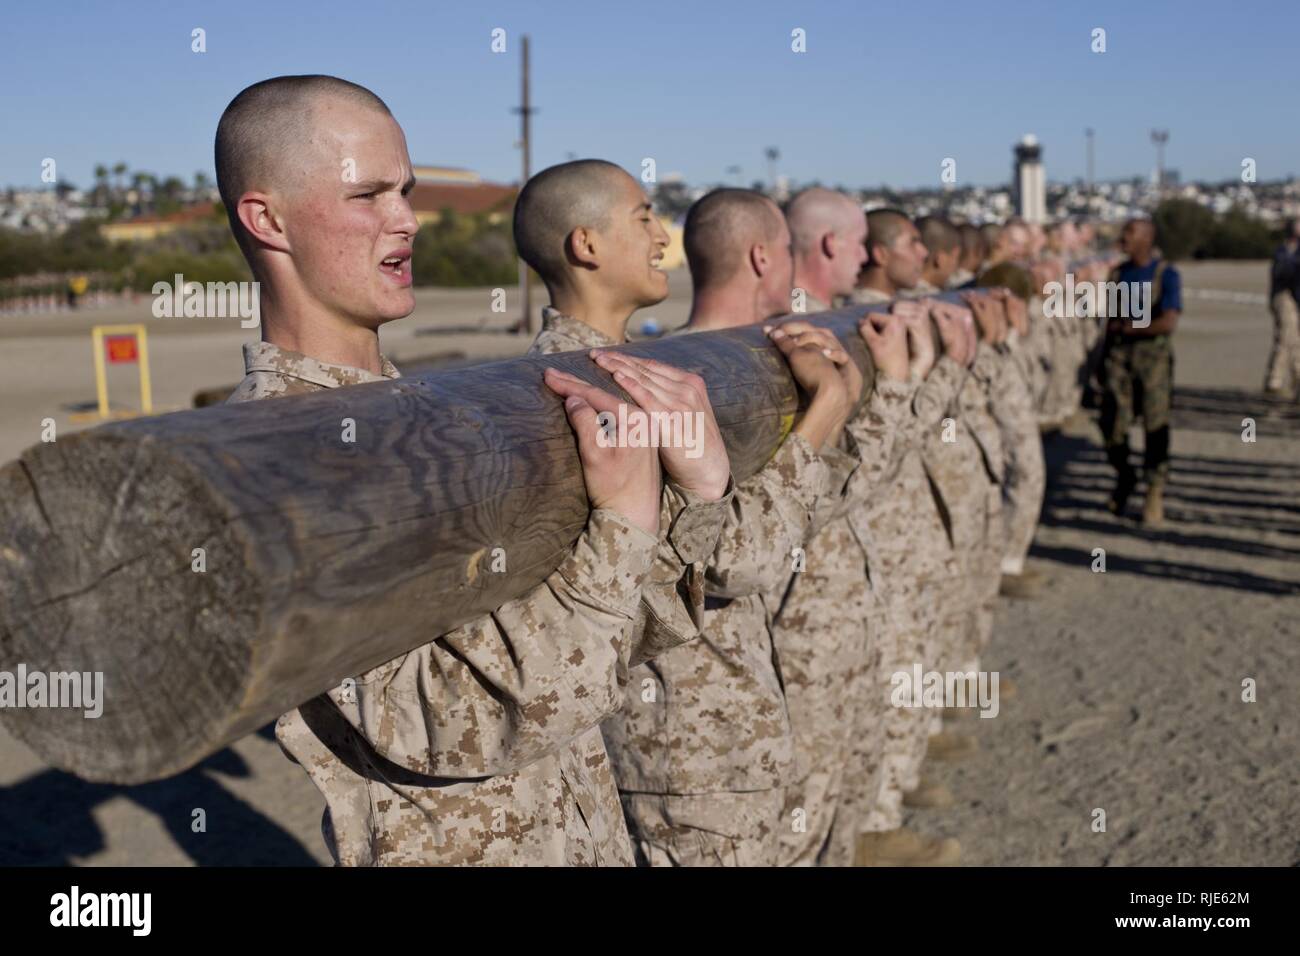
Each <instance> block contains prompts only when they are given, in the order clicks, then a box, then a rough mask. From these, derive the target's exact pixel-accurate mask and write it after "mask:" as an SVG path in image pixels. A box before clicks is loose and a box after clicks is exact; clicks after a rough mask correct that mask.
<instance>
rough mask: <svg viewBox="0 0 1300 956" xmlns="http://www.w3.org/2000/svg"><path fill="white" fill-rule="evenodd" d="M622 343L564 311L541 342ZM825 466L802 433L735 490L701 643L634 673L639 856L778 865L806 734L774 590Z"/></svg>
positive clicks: (627, 788)
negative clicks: (780, 831) (798, 749)
mask: <svg viewBox="0 0 1300 956" xmlns="http://www.w3.org/2000/svg"><path fill="white" fill-rule="evenodd" d="M613 344H615V343H614V342H612V341H611V340H609V339H607V338H606V337H605V336H604V335H603V334H601V333H600V332H598V331H597V330H595V329H593V328H592V327H590V326H588V325H586V324H584V323H582V322H578V321H577V320H575V319H573V318H571V317H569V316H565V315H562V314H561V313H559V312H557V311H556V310H554V309H547V310H546V311H545V312H544V313H543V330H542V333H541V335H540V336H539V337H538V341H537V343H536V344H535V345H534V351H571V350H574V349H582V348H600V347H605V346H610V345H613ZM824 484H825V466H824V465H823V464H822V463H821V461H820V460H819V459H818V457H817V455H816V454H815V452H814V451H813V449H812V448H811V447H810V446H809V445H808V443H807V442H805V441H804V440H803V439H802V438H800V437H799V436H797V435H791V436H789V437H788V438H787V439H786V440H785V441H784V442H783V443H782V445H781V447H780V449H779V450H778V451H777V453H776V454H775V455H774V456H773V458H772V460H771V461H770V462H768V464H767V465H766V466H765V467H764V468H763V469H761V470H760V471H759V472H758V473H757V474H755V475H753V476H751V477H750V478H749V479H748V480H747V481H745V482H744V483H743V484H741V485H740V486H739V487H737V488H736V489H735V492H734V494H733V495H732V496H731V498H730V501H729V506H728V507H727V509H726V512H725V514H726V517H725V519H724V524H723V530H722V532H721V534H720V535H719V536H718V542H717V546H716V549H715V550H714V552H713V554H712V555H711V556H710V557H709V559H708V562H707V571H706V574H705V591H706V602H705V611H704V619H703V622H702V625H701V636H700V638H699V639H698V640H696V641H693V642H691V643H689V644H685V645H682V646H680V647H677V648H675V649H674V650H672V651H670V652H667V653H664V654H662V655H660V656H659V657H657V658H656V659H655V660H653V661H650V662H648V663H646V664H644V665H642V666H640V667H637V668H635V669H634V670H633V672H632V679H631V682H630V684H629V688H628V693H627V702H626V704H625V706H624V707H623V709H622V710H621V711H619V712H618V713H616V714H614V715H613V716H611V717H610V718H609V719H608V720H606V722H605V724H604V725H603V728H602V729H603V732H604V735H605V741H606V744H607V745H608V748H609V753H610V757H611V760H612V762H613V766H614V776H615V779H616V781H617V783H618V788H619V791H620V794H621V797H622V801H623V809H624V812H625V815H626V819H627V823H628V826H629V829H630V832H631V837H632V842H633V845H634V846H635V848H636V850H637V857H638V860H639V862H642V863H647V864H649V865H652V866H656V865H660V866H668V865H671V866H701V865H704V866H709V865H717V866H726V865H772V864H774V863H775V862H776V834H777V827H778V825H779V823H780V814H781V809H782V801H783V793H782V790H781V786H782V784H783V783H784V780H785V777H786V776H787V775H788V773H789V771H790V765H791V761H792V752H791V748H792V742H791V734H790V724H789V718H788V716H787V713H786V704H785V697H784V695H783V693H782V688H781V679H780V675H779V674H778V672H777V665H776V661H775V659H774V649H773V645H772V635H771V631H770V629H769V619H770V613H771V612H770V609H769V607H768V599H765V597H764V592H765V591H770V590H772V589H774V588H775V587H777V585H778V583H783V582H784V581H785V579H786V577H787V576H788V574H789V572H790V565H791V551H792V550H793V549H794V548H795V547H797V546H799V545H800V544H802V542H803V538H804V535H805V534H806V532H807V529H808V524H809V521H810V519H811V514H812V509H813V506H814V502H815V500H816V497H817V494H818V492H819V490H820V489H821V488H822V487H823V486H824Z"/></svg>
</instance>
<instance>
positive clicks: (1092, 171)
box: [1083, 126, 1097, 206]
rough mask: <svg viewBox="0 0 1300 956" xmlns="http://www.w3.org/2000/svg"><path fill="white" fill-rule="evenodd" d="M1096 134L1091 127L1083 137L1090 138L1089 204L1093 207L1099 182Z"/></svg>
mask: <svg viewBox="0 0 1300 956" xmlns="http://www.w3.org/2000/svg"><path fill="white" fill-rule="evenodd" d="M1095 133H1096V130H1094V129H1093V128H1092V127H1091V126H1089V127H1088V128H1087V129H1085V130H1084V131H1083V135H1084V136H1086V137H1088V204H1089V206H1091V205H1092V194H1093V189H1094V186H1093V184H1094V183H1095V182H1096V181H1097V168H1096V159H1097V156H1096V151H1095V148H1094V140H1093V138H1094V134H1095Z"/></svg>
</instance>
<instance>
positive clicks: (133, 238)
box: [99, 202, 226, 242]
mask: <svg viewBox="0 0 1300 956" xmlns="http://www.w3.org/2000/svg"><path fill="white" fill-rule="evenodd" d="M206 221H216V222H225V221H226V217H225V216H224V215H223V214H222V212H221V207H220V206H219V205H217V204H216V203H210V202H201V203H195V204H194V205H192V206H185V207H184V208H182V209H178V210H176V211H175V212H170V213H167V214H166V215H165V216H159V215H157V214H155V213H146V214H145V215H142V216H134V217H132V218H131V219H123V220H122V221H121V222H106V223H104V225H102V226H100V227H99V234H100V235H102V236H103V237H104V238H105V239H108V240H110V241H112V242H139V241H141V240H144V239H153V238H155V237H156V236H161V235H163V234H164V233H168V232H173V231H175V230H177V229H181V228H184V227H185V226H192V225H194V224H196V223H200V222H206Z"/></svg>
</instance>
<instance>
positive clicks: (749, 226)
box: [683, 189, 785, 287]
mask: <svg viewBox="0 0 1300 956" xmlns="http://www.w3.org/2000/svg"><path fill="white" fill-rule="evenodd" d="M784 233H785V223H784V221H783V220H782V218H781V210H780V209H778V208H777V206H776V204H775V203H774V202H772V200H770V199H768V198H767V197H766V196H764V195H762V194H760V193H756V192H753V191H752V190H749V189H715V190H713V192H711V193H709V194H707V195H706V196H703V197H702V198H700V199H699V200H697V201H696V202H695V204H694V205H693V206H691V208H690V211H689V212H687V213H686V228H685V235H684V237H683V241H684V244H685V247H686V261H687V263H688V264H689V265H690V268H691V279H692V281H693V282H694V283H695V285H696V286H697V287H709V286H716V285H721V284H722V283H724V282H726V281H728V280H729V279H730V278H731V277H732V276H734V275H735V274H736V272H737V271H738V270H739V269H740V268H741V266H742V265H744V264H745V260H746V258H747V257H748V256H749V251H750V250H751V249H752V248H753V247H754V246H757V245H763V246H768V247H769V248H770V247H772V246H773V244H774V243H777V242H780V241H781V240H782V237H783V234H784Z"/></svg>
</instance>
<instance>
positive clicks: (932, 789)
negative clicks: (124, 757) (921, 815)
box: [903, 777, 956, 810]
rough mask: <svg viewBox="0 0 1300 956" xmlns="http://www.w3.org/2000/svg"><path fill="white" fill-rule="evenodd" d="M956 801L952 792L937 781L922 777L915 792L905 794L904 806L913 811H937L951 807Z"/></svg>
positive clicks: (910, 791)
mask: <svg viewBox="0 0 1300 956" xmlns="http://www.w3.org/2000/svg"><path fill="white" fill-rule="evenodd" d="M955 802H956V800H955V799H954V797H953V795H952V791H951V790H949V789H948V787H947V786H946V785H944V784H942V783H940V782H939V781H937V780H933V779H931V778H930V777H922V778H921V782H920V784H919V785H918V786H917V787H916V789H915V790H909V791H907V793H905V794H903V806H905V807H912V808H913V809H924V810H935V809H942V808H943V807H950V806H952V805H953V803H955Z"/></svg>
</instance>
